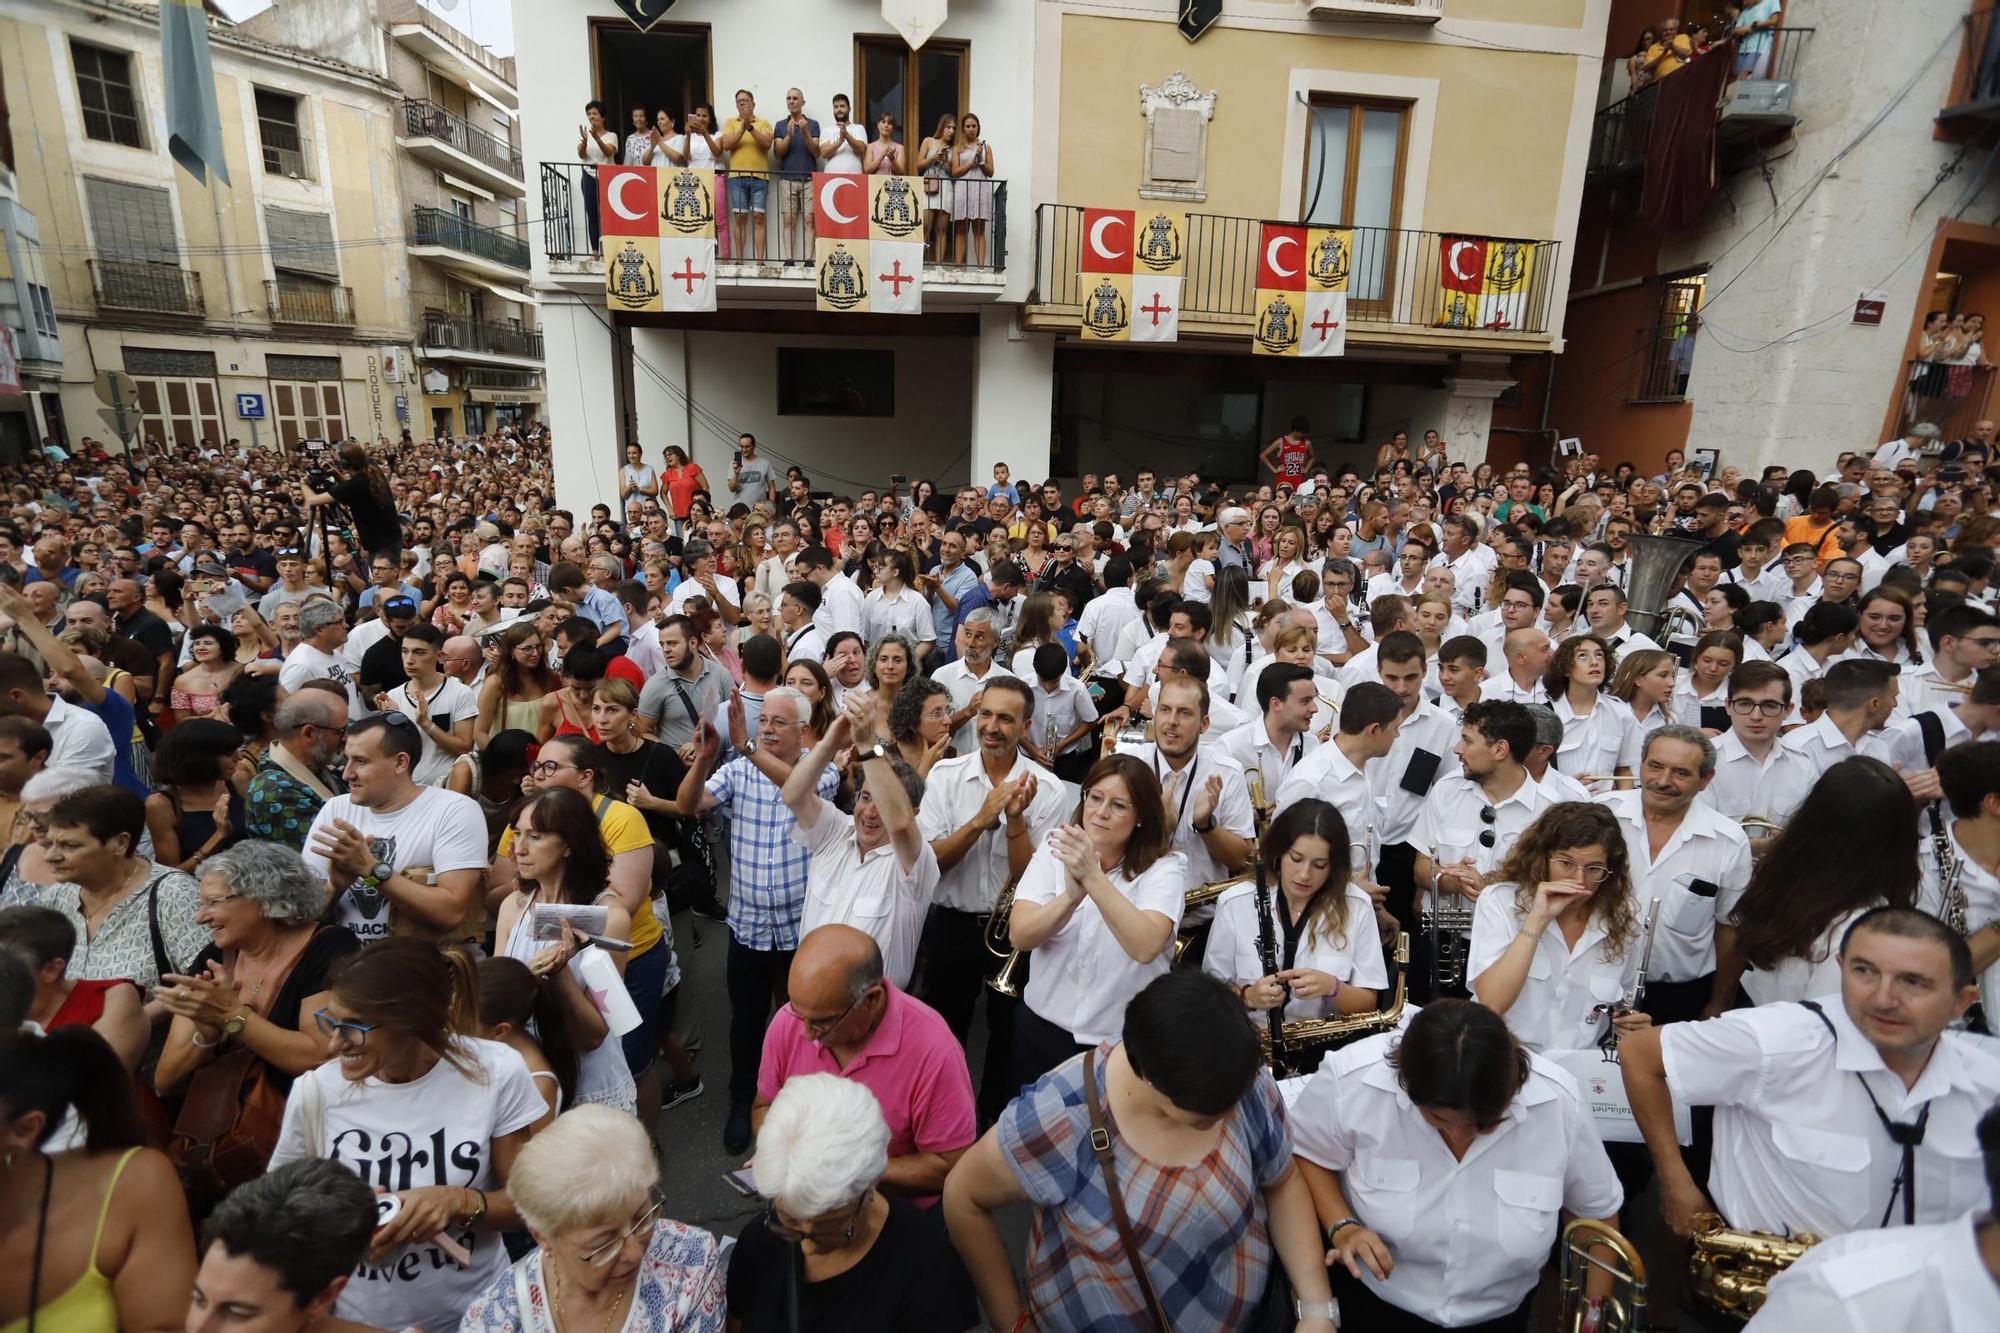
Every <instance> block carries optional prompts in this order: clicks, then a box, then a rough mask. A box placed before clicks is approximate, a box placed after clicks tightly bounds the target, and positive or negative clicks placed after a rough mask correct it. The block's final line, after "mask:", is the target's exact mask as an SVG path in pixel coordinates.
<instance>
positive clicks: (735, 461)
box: [729, 449, 743, 467]
mask: <svg viewBox="0 0 2000 1333" xmlns="http://www.w3.org/2000/svg"><path fill="white" fill-rule="evenodd" d="M729 461H730V463H731V464H732V465H733V466H736V467H742V466H743V451H742V450H741V449H732V450H730V451H729Z"/></svg>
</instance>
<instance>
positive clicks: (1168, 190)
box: [1139, 70, 1215, 203]
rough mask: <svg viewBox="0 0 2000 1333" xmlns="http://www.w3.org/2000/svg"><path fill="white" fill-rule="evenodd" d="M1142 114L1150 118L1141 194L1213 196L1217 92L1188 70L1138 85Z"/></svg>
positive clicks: (1196, 198) (1189, 198)
mask: <svg viewBox="0 0 2000 1333" xmlns="http://www.w3.org/2000/svg"><path fill="white" fill-rule="evenodd" d="M1139 114H1140V115H1142V116H1144V117H1145V118H1146V145H1145V149H1144V159H1143V161H1142V162H1141V163H1140V174H1139V195H1140V197H1141V198H1145V199H1180V200H1186V201H1190V202H1197V203H1198V202H1200V201H1202V200H1205V199H1207V198H1208V122H1209V121H1210V120H1211V119H1213V118H1214V116H1215V92H1214V90H1213V89H1211V90H1210V91H1208V92H1202V91H1201V90H1200V89H1199V88H1197V87H1196V86H1195V85H1194V83H1193V81H1192V80H1190V79H1189V78H1188V76H1187V75H1186V73H1185V72H1183V71H1181V70H1175V71H1174V72H1173V74H1172V75H1171V76H1170V77H1168V78H1167V79H1166V80H1165V81H1164V82H1162V83H1161V84H1159V86H1157V87H1155V86H1154V85H1152V84H1147V83H1142V84H1140V85H1139Z"/></svg>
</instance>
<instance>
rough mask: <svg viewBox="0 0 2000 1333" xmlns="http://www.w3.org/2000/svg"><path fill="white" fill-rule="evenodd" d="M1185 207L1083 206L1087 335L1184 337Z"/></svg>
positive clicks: (1147, 339)
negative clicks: (1182, 210) (1171, 208)
mask: <svg viewBox="0 0 2000 1333" xmlns="http://www.w3.org/2000/svg"><path fill="white" fill-rule="evenodd" d="M1186 271H1187V214H1185V213H1181V212H1175V211H1172V210H1169V209H1157V208H1155V209H1131V208H1086V209H1084V210H1083V243H1082V245H1081V246H1080V248H1079V250H1078V257H1077V272H1078V281H1077V289H1078V290H1079V291H1080V292H1081V293H1082V294H1083V314H1082V320H1081V323H1082V329H1083V336H1084V338H1085V339H1086V340H1087V341H1090V342H1135V343H1170V342H1178V341H1179V340H1180V330H1181V311H1180V305H1181V281H1182V276H1183V274H1185V273H1186Z"/></svg>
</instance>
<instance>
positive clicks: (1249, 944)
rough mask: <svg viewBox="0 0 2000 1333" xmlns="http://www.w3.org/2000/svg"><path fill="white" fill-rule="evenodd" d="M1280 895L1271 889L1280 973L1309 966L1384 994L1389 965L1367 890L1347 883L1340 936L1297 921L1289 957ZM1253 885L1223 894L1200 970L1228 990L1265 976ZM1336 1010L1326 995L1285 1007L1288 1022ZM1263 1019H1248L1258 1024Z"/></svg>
mask: <svg viewBox="0 0 2000 1333" xmlns="http://www.w3.org/2000/svg"><path fill="white" fill-rule="evenodd" d="M1282 893H1283V891H1282V890H1281V889H1279V887H1278V886H1277V885H1276V884H1273V885H1271V886H1270V896H1271V910H1270V921H1271V943H1272V948H1273V957H1272V961H1273V962H1274V963H1276V964H1277V966H1278V970H1280V971H1282V970H1284V969H1286V968H1293V967H1309V968H1311V969H1312V970H1314V971H1315V972H1324V973H1326V974H1327V975H1328V976H1331V977H1335V978H1338V979H1339V981H1340V984H1341V985H1342V986H1343V987H1345V986H1358V987H1360V988H1361V989H1363V990H1374V991H1380V990H1386V989H1387V988H1388V986H1389V966H1388V963H1387V961H1386V960H1385V959H1384V958H1383V956H1382V937H1381V935H1380V934H1379V933H1378V932H1377V931H1376V929H1375V904H1374V902H1373V901H1372V900H1371V899H1370V898H1369V897H1368V894H1367V891H1366V890H1364V889H1362V888H1360V887H1359V886H1357V885H1356V884H1354V883H1353V882H1352V881H1350V882H1349V883H1348V885H1347V887H1346V888H1345V889H1343V890H1342V902H1343V904H1344V906H1345V908H1346V919H1345V922H1344V924H1343V926H1342V929H1341V933H1340V936H1339V938H1337V939H1334V938H1329V937H1328V936H1327V934H1326V932H1324V931H1323V930H1319V929H1316V928H1315V927H1314V925H1313V923H1311V922H1301V923H1300V924H1299V931H1298V935H1297V937H1296V943H1295V945H1294V946H1293V951H1292V953H1291V956H1290V957H1289V958H1288V957H1287V956H1286V947H1287V946H1286V938H1285V926H1284V916H1283V914H1282V912H1281V911H1280V910H1279V906H1278V899H1279V898H1280V897H1281V896H1282ZM1257 939H1258V926H1257V886H1256V885H1255V884H1249V883H1245V884H1239V885H1237V886H1236V887H1235V888H1233V889H1230V890H1228V891H1226V892H1225V893H1224V894H1223V895H1222V896H1221V897H1220V898H1218V899H1216V903H1215V924H1214V925H1213V926H1211V927H1210V928H1209V932H1208V951H1207V952H1206V953H1204V954H1203V955H1202V960H1201V966H1202V970H1203V971H1204V972H1207V973H1208V974H1209V975H1210V976H1216V977H1221V978H1222V979H1223V980H1224V981H1226V982H1228V983H1229V984H1230V985H1232V986H1243V985H1247V984H1248V983H1250V982H1252V981H1257V980H1260V979H1262V978H1264V977H1266V976H1269V975H1270V973H1271V969H1268V968H1266V967H1265V966H1264V962H1263V958H1262V956H1261V955H1260V954H1259V952H1258V946H1257ZM1338 1011H1339V1006H1338V1005H1337V1004H1336V1003H1335V1002H1334V997H1333V996H1330V995H1320V996H1314V997H1311V998H1309V999H1292V1000H1288V1001H1287V1002H1286V1004H1285V1017H1286V1018H1287V1019H1299V1018H1331V1017H1333V1016H1334V1015H1335V1014H1336V1013H1337V1012H1338ZM1262 1019H1263V1015H1261V1014H1255V1015H1252V1018H1251V1021H1252V1022H1261V1021H1262Z"/></svg>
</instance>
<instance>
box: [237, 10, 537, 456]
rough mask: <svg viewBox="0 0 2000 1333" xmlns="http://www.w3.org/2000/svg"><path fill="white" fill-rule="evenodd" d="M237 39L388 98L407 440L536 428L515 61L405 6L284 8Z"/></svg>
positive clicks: (252, 21) (534, 363)
mask: <svg viewBox="0 0 2000 1333" xmlns="http://www.w3.org/2000/svg"><path fill="white" fill-rule="evenodd" d="M524 8H525V6H524ZM244 28H245V30H246V31H251V32H257V33H264V34H268V35H270V36H271V37H272V38H274V39H275V40H278V41H280V42H282V43H283V44H285V45H287V46H295V47H299V48H301V49H304V50H316V51H325V52H328V53H330V54H333V55H335V56H336V57H337V58H339V59H341V60H344V61H347V62H350V63H352V64H354V65H357V66H359V67H361V68H364V69H368V70H371V71H373V72H375V73H378V74H381V75H382V76H383V77H384V78H386V79H387V80H388V81H389V83H391V84H392V85H394V87H395V89H396V95H395V97H394V98H393V105H392V108H391V115H392V117H393V118H394V120H395V146H396V164H397V170H396V178H397V181H396V183H397V187H398V191H399V195H400V198H401V200H402V213H401V222H400V227H401V230H402V231H403V233H404V235H405V238H406V243H405V246H404V249H405V253H406V257H407V260H408V265H409V301H410V310H411V318H412V323H413V325H414V328H415V333H416V357H417V371H418V374H417V382H416V384H414V385H412V386H410V389H409V394H408V396H409V398H410V401H411V403H412V404H414V407H413V409H412V411H411V419H410V421H409V423H407V424H409V426H410V428H411V430H412V431H413V432H415V433H416V434H419V435H422V434H427V433H436V432H438V431H444V432H448V433H450V434H453V435H478V434H479V433H481V432H482V431H488V430H492V429H494V428H495V427H497V426H499V425H500V424H502V423H503V422H507V421H525V420H531V419H534V418H538V417H539V416H541V414H542V408H541V404H542V401H543V392H544V390H543V357H542V336H541V333H540V331H539V330H538V329H537V328H536V319H535V307H536V305H537V303H538V298H536V297H535V296H534V295H533V294H532V293H530V292H529V291H528V290H527V288H528V285H529V284H528V272H529V270H528V242H527V236H526V231H525V228H524V225H523V217H522V210H523V209H524V208H526V207H528V206H529V205H528V201H527V194H528V188H527V183H526V181H527V178H526V174H525V172H524V171H523V168H522V161H521V150H520V145H519V142H518V131H517V127H516V124H515V122H516V118H517V115H518V112H519V108H520V97H519V94H518V92H517V90H516V80H515V72H514V71H515V61H514V58H513V57H511V56H507V57H501V56H496V55H494V54H493V53H492V52H491V51H489V50H487V49H486V48H485V47H483V46H481V45H480V44H479V43H478V42H476V41H474V40H473V39H472V38H471V37H469V36H467V35H466V34H465V33H463V32H461V31H459V30H458V29H457V28H455V27H453V26H451V25H450V24H449V23H447V22H446V21H445V20H444V19H443V18H441V17H439V16H438V15H437V14H435V13H433V12H431V11H430V10H428V9H426V8H425V7H424V6H423V5H422V4H420V3H418V0H367V2H357V0H287V2H286V3H284V4H280V5H275V6H273V7H272V8H270V9H267V10H265V11H263V12H262V13H261V14H258V15H257V16H256V17H254V18H252V19H250V20H249V21H248V22H247V23H245V24H244Z"/></svg>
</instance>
